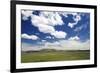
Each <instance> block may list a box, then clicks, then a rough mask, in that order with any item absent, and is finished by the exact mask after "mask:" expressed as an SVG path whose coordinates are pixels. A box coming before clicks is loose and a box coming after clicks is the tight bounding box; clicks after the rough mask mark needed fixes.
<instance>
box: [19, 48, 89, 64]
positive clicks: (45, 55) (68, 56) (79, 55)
mask: <svg viewBox="0 0 100 73" xmlns="http://www.w3.org/2000/svg"><path fill="white" fill-rule="evenodd" d="M88 59H90V51H89V50H75V51H54V50H53V51H52V50H42V51H28V52H22V54H21V62H22V63H29V62H48V61H69V60H70V61H71V60H88Z"/></svg>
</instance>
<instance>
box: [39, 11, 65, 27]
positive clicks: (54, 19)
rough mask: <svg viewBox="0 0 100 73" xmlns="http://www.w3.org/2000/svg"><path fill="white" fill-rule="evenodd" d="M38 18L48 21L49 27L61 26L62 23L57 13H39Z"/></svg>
mask: <svg viewBox="0 0 100 73" xmlns="http://www.w3.org/2000/svg"><path fill="white" fill-rule="evenodd" d="M40 16H43V17H45V18H46V19H48V22H49V24H47V25H51V26H56V25H63V24H64V22H63V20H62V17H61V15H60V14H59V13H58V12H44V11H43V12H41V13H40Z"/></svg>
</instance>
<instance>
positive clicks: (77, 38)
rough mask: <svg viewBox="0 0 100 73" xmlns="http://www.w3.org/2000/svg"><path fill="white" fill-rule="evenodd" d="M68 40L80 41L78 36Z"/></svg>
mask: <svg viewBox="0 0 100 73" xmlns="http://www.w3.org/2000/svg"><path fill="white" fill-rule="evenodd" d="M68 40H80V38H79V37H78V36H75V37H70V38H69V39H68Z"/></svg>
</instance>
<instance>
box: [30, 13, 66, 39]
mask: <svg viewBox="0 0 100 73" xmlns="http://www.w3.org/2000/svg"><path fill="white" fill-rule="evenodd" d="M31 22H32V25H33V26H36V27H38V29H39V31H40V32H43V33H49V34H51V35H53V36H54V37H56V38H65V37H66V33H65V32H63V31H56V30H55V28H54V26H56V25H62V24H63V21H62V18H61V16H60V15H59V14H58V13H57V12H56V13H54V12H41V13H40V15H39V16H37V15H32V16H31Z"/></svg>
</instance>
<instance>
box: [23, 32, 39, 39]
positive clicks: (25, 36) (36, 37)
mask: <svg viewBox="0 0 100 73" xmlns="http://www.w3.org/2000/svg"><path fill="white" fill-rule="evenodd" d="M21 37H22V38H24V39H31V40H37V39H39V37H38V36H36V35H28V34H25V33H24V34H22V35H21Z"/></svg>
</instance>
